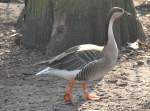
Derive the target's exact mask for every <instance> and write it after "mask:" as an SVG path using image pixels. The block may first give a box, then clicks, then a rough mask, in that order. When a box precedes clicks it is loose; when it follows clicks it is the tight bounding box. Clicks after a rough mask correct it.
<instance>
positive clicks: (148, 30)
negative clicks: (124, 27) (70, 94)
mask: <svg viewBox="0 0 150 111" xmlns="http://www.w3.org/2000/svg"><path fill="white" fill-rule="evenodd" d="M134 1H135V5H140V4H141V3H142V2H141V1H142V0H134ZM22 7H23V5H20V4H14V3H13V4H4V3H0V111H150V48H148V45H150V12H149V13H141V12H139V13H138V15H139V19H140V21H141V23H142V24H143V29H144V31H145V34H146V36H147V38H146V41H145V42H144V43H145V44H147V46H143V45H142V46H140V47H139V48H138V49H136V50H132V49H123V50H122V51H121V52H120V58H119V60H118V64H117V66H116V67H115V68H114V70H113V71H111V72H110V73H109V75H107V76H105V78H104V79H103V80H102V81H101V82H98V81H97V83H96V84H94V85H92V86H90V88H91V91H93V92H95V93H97V94H98V95H100V96H101V100H99V101H84V99H83V97H82V89H81V88H79V85H77V86H76V88H75V90H74V99H73V102H74V104H65V103H64V102H63V95H64V90H65V87H66V84H67V81H66V80H63V79H61V78H57V77H35V76H34V75H30V73H34V72H36V71H38V70H40V69H42V67H31V64H34V63H36V62H38V61H41V60H45V58H47V57H46V56H44V55H43V54H42V53H40V52H38V51H36V50H32V51H31V50H26V49H24V48H23V47H22V46H16V45H15V43H14V42H15V41H16V34H17V32H16V30H15V27H14V25H15V24H16V19H17V17H18V15H19V13H20V10H21V9H22ZM92 87H93V88H92Z"/></svg>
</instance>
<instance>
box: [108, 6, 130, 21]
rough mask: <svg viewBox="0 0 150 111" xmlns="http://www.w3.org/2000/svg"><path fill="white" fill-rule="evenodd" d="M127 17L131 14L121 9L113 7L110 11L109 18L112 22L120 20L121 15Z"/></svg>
mask: <svg viewBox="0 0 150 111" xmlns="http://www.w3.org/2000/svg"><path fill="white" fill-rule="evenodd" d="M124 14H125V15H127V16H130V15H131V13H129V12H127V11H126V10H124V9H123V8H120V7H113V8H112V9H111V10H110V14H109V15H110V18H111V19H113V20H116V19H118V18H120V17H121V16H123V15H124Z"/></svg>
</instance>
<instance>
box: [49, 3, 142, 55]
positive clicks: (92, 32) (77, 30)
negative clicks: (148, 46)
mask: <svg viewBox="0 0 150 111" xmlns="http://www.w3.org/2000/svg"><path fill="white" fill-rule="evenodd" d="M78 2H79V4H78V7H72V8H71V7H70V6H69V8H68V9H69V10H65V11H64V12H63V13H59V14H58V13H57V12H55V14H54V15H55V17H56V18H57V19H54V24H53V25H54V26H55V27H53V30H52V35H51V39H50V42H49V45H48V47H47V52H48V55H50V56H54V55H57V54H59V53H61V52H62V51H64V50H65V49H68V48H70V47H72V46H75V45H79V44H86V43H92V44H97V45H104V44H105V43H106V41H107V35H106V33H105V31H106V30H105V24H106V17H107V14H108V12H109V10H110V9H111V8H112V7H114V6H118V7H122V8H124V9H125V10H127V11H129V12H130V13H132V14H133V16H132V17H131V18H128V17H126V16H125V17H122V18H121V19H120V20H119V21H117V22H116V23H115V26H114V34H115V38H116V41H117V44H118V46H119V48H120V47H121V46H124V45H125V44H126V43H127V42H134V41H135V40H136V39H137V38H140V37H141V38H143V37H144V32H143V29H142V27H141V24H140V23H139V21H138V19H137V17H136V12H135V8H134V4H133V1H132V0H78ZM61 15H63V17H62V16H61ZM64 16H65V17H64ZM64 18H65V19H64ZM60 21H61V23H60ZM62 23H63V25H62ZM56 24H57V25H56ZM60 27H61V29H63V30H62V31H61V32H59V31H58V30H57V29H59V28H60Z"/></svg>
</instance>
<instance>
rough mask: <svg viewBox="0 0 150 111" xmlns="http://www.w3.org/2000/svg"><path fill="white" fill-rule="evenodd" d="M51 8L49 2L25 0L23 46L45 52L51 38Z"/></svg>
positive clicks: (49, 0)
mask: <svg viewBox="0 0 150 111" xmlns="http://www.w3.org/2000/svg"><path fill="white" fill-rule="evenodd" d="M52 23H53V6H52V1H51V0H26V1H25V16H24V26H23V44H24V45H25V46H26V47H27V48H37V49H40V50H45V49H46V46H47V44H48V41H49V40H50V37H51V30H52Z"/></svg>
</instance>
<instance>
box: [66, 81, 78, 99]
mask: <svg viewBox="0 0 150 111" xmlns="http://www.w3.org/2000/svg"><path fill="white" fill-rule="evenodd" d="M75 83H76V81H75V80H71V81H69V85H68V87H67V89H66V94H65V95H64V101H65V102H71V101H72V90H73V87H74V85H75Z"/></svg>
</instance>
